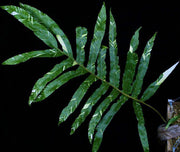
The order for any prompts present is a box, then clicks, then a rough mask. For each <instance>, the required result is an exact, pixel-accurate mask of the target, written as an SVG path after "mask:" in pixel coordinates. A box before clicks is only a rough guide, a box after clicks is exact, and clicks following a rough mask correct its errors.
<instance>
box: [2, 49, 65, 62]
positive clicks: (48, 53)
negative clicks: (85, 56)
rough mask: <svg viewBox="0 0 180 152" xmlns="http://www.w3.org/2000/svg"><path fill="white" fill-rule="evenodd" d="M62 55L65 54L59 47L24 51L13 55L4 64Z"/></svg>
mask: <svg viewBox="0 0 180 152" xmlns="http://www.w3.org/2000/svg"><path fill="white" fill-rule="evenodd" d="M62 55H63V54H62V53H61V52H60V51H59V50H57V49H47V50H39V51H31V52H27V53H22V54H19V55H16V56H14V57H11V58H9V59H8V60H6V61H4V62H3V63H2V64H3V65H16V64H19V63H22V62H26V61H27V60H29V59H32V58H40V57H41V58H42V57H59V56H62Z"/></svg>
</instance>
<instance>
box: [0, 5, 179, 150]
mask: <svg viewBox="0 0 180 152" xmlns="http://www.w3.org/2000/svg"><path fill="white" fill-rule="evenodd" d="M1 8H2V9H4V10H6V11H7V12H8V13H9V14H11V15H12V16H14V17H15V18H16V19H17V20H18V21H20V22H21V23H23V24H24V25H25V26H26V27H27V28H29V29H30V30H32V31H33V32H34V34H35V35H36V36H37V37H38V38H39V39H41V40H42V41H43V42H44V43H45V44H46V45H47V46H49V47H50V49H46V50H39V51H31V52H27V53H22V54H19V55H17V56H14V57H12V58H10V59H8V60H6V61H5V62H3V64H5V65H16V64H18V63H21V62H25V61H28V60H29V59H31V58H37V57H59V56H62V55H65V56H66V59H65V60H63V61H62V62H61V63H59V64H56V65H55V66H54V67H53V68H52V69H51V70H50V71H49V72H47V73H46V74H45V75H44V76H42V77H41V78H40V79H39V80H38V81H37V82H36V83H35V85H34V87H33V89H32V92H31V95H30V97H29V104H32V103H33V102H39V101H42V100H44V99H46V98H47V97H48V96H50V95H51V94H52V93H54V92H55V91H56V90H57V89H59V88H60V87H61V86H63V85H64V84H66V83H67V82H69V81H70V80H72V79H73V78H76V77H79V76H81V75H85V74H87V78H86V79H85V80H84V81H83V82H82V83H81V84H80V86H79V87H78V88H77V90H76V91H75V93H74V95H72V98H71V100H70V102H69V104H67V106H66V107H65V108H64V109H63V111H62V113H61V115H60V117H59V123H61V122H63V121H65V120H66V119H67V118H68V117H69V116H70V115H71V114H72V113H73V112H74V111H75V110H76V108H77V107H78V106H79V105H80V103H81V101H82V100H83V98H84V97H85V96H86V94H87V93H88V90H89V88H90V87H91V85H93V84H94V82H96V81H99V82H100V83H99V86H97V87H96V89H94V91H93V92H91V94H90V95H89V98H88V99H87V101H85V103H84V106H83V107H82V109H81V112H80V114H79V116H78V117H77V118H76V119H75V121H74V123H73V124H72V128H71V134H73V133H74V132H75V130H76V129H77V128H78V127H79V126H80V125H81V124H82V123H83V122H84V121H85V119H86V118H87V116H88V115H89V114H90V112H91V111H92V108H94V107H95V106H94V105H96V104H97V103H98V102H99V105H97V107H95V108H96V109H95V112H94V114H93V115H92V118H91V120H90V123H89V129H88V138H89V141H90V142H91V143H92V142H93V149H92V151H93V152H97V151H98V149H99V147H100V144H101V142H102V139H103V134H104V131H105V130H106V128H107V126H108V125H109V124H110V122H111V121H112V119H113V117H114V116H115V114H116V113H117V112H118V111H119V110H120V108H121V107H122V106H123V105H124V104H125V103H126V101H127V100H128V99H133V107H134V112H135V114H136V118H137V120H138V131H139V136H140V139H141V143H142V147H143V149H144V151H145V152H148V151H149V144H148V139H147V132H146V128H145V121H144V117H143V110H142V107H141V105H140V104H139V103H142V104H143V103H144V101H146V100H148V99H149V98H150V97H151V96H152V95H154V93H155V92H156V91H157V89H158V88H159V86H160V85H161V84H162V83H163V82H164V81H165V79H166V78H167V77H168V76H169V75H170V73H171V72H172V71H173V70H174V69H175V67H176V66H177V65H178V63H179V62H177V63H176V64H174V65H173V66H172V67H171V68H169V69H168V70H166V71H165V72H164V73H163V74H161V75H160V76H159V78H158V79H157V80H156V81H155V82H153V83H151V84H150V85H149V87H148V88H147V89H146V90H145V91H144V93H143V95H142V97H141V100H138V99H137V98H138V96H139V94H140V93H141V89H142V86H143V80H144V77H145V74H146V71H147V69H148V65H149V60H150V54H151V50H152V47H153V44H154V40H155V36H156V34H155V35H154V36H153V37H152V38H151V39H150V40H149V41H148V43H147V44H146V47H145V49H144V52H143V54H142V57H141V60H140V63H139V66H138V69H137V74H136V66H137V63H138V55H137V54H136V51H137V48H138V45H139V31H140V29H141V28H139V29H138V30H137V31H136V32H135V34H134V35H133V37H132V39H131V41H130V48H129V51H128V52H127V60H126V64H125V68H124V73H123V74H122V76H123V77H122V83H121V84H120V65H119V57H118V47H117V40H116V37H117V31H116V23H115V19H114V17H113V15H112V13H111V12H110V16H109V17H110V19H109V23H108V24H109V30H108V32H109V33H108V34H109V38H108V44H107V45H108V46H109V47H108V48H107V47H105V46H104V45H103V44H102V42H104V41H103V38H104V35H105V32H106V20H108V19H106V7H105V4H103V6H102V8H101V10H100V12H99V14H98V17H97V20H96V23H95V28H94V33H93V38H92V40H91V43H90V50H89V58H88V61H87V62H86V63H87V65H84V62H85V59H86V58H85V55H86V54H85V45H86V42H87V31H88V30H87V29H86V28H85V27H77V28H76V59H74V55H73V51H72V48H71V44H70V42H69V40H68V38H67V36H66V35H65V33H64V32H63V31H62V29H61V28H60V27H59V26H58V24H57V23H56V22H55V21H54V20H53V19H51V18H50V17H49V16H48V15H47V14H45V13H43V12H41V11H40V10H38V9H36V8H34V7H31V6H29V5H25V4H20V7H17V6H2V7H1ZM57 42H59V43H60V45H61V49H59V48H58V44H57ZM61 50H62V51H61ZM107 50H108V51H109V52H108V53H107ZM107 54H108V55H107ZM107 61H110V62H109V63H108V62H107ZM108 64H109V65H108ZM71 67H73V68H71ZM107 67H109V69H108V68H107ZM134 77H135V80H134ZM133 81H134V82H133ZM120 87H121V88H122V90H120V89H119V88H120ZM109 89H110V90H109ZM108 90H109V92H108ZM112 102H114V103H113V104H112ZM138 102H139V103H138ZM146 105H147V104H146ZM149 107H150V106H149ZM152 109H153V108H152ZM154 111H155V110H154Z"/></svg>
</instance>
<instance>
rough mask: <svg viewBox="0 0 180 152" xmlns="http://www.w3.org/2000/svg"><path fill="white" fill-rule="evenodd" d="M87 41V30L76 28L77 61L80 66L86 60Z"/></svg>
mask: <svg viewBox="0 0 180 152" xmlns="http://www.w3.org/2000/svg"><path fill="white" fill-rule="evenodd" d="M86 41H87V29H86V28H84V27H77V28H76V53H77V57H76V61H77V62H78V63H79V64H83V63H84V60H85V51H84V47H85V45H86Z"/></svg>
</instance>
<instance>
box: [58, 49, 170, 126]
mask: <svg viewBox="0 0 180 152" xmlns="http://www.w3.org/2000/svg"><path fill="white" fill-rule="evenodd" d="M56 49H57V50H59V51H60V52H61V53H62V54H64V55H65V56H67V57H68V58H70V59H71V60H72V61H74V62H75V63H76V65H78V66H80V67H81V68H82V69H84V70H85V71H86V72H87V73H90V74H91V75H93V76H94V77H95V78H96V79H98V80H100V81H102V82H104V83H106V84H107V85H109V86H111V87H112V88H113V89H115V90H116V91H118V92H119V93H120V94H122V95H124V96H126V97H127V98H129V99H132V100H134V101H135V102H138V103H140V104H143V105H145V106H147V107H149V108H150V109H152V110H153V111H154V112H155V113H157V115H159V117H160V118H161V119H162V121H163V122H164V123H166V122H167V121H166V120H165V118H164V117H163V116H162V115H161V113H160V112H159V111H158V110H156V109H155V108H154V107H152V106H151V105H149V104H147V103H145V102H144V101H141V100H139V99H137V98H134V97H132V96H130V95H128V94H126V93H124V92H123V91H121V90H120V89H119V88H117V87H115V86H113V85H112V84H111V83H109V82H107V81H106V80H104V79H101V78H100V77H99V76H97V75H96V74H94V73H93V72H91V71H89V70H88V69H87V68H86V67H85V66H84V65H81V64H79V63H78V62H77V61H76V60H75V59H74V58H73V57H70V56H68V55H67V54H66V53H64V52H63V51H61V50H60V49H59V48H56Z"/></svg>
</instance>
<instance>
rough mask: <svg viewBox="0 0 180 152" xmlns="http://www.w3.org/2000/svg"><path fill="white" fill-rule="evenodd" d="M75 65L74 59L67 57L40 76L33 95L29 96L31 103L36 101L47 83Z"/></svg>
mask: <svg viewBox="0 0 180 152" xmlns="http://www.w3.org/2000/svg"><path fill="white" fill-rule="evenodd" d="M72 65H73V61H72V60H71V59H69V58H68V59H66V60H64V61H62V62H61V63H59V64H56V65H55V66H54V68H53V69H52V70H50V71H49V72H48V73H46V74H45V75H44V76H43V77H42V78H40V79H39V80H38V81H37V82H36V83H35V85H34V87H33V89H32V92H31V95H30V97H29V105H31V103H33V102H36V98H37V96H38V95H39V94H40V93H41V91H42V90H43V89H44V88H45V87H46V85H47V84H48V83H49V82H50V81H52V80H53V79H55V78H56V77H57V76H58V75H60V74H61V73H62V72H63V71H64V70H66V69H68V68H69V67H71V66H72Z"/></svg>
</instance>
